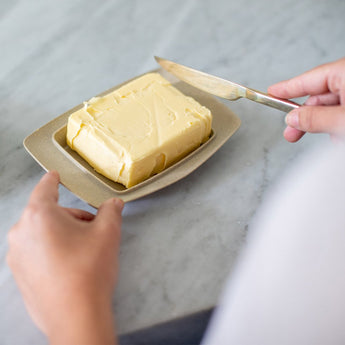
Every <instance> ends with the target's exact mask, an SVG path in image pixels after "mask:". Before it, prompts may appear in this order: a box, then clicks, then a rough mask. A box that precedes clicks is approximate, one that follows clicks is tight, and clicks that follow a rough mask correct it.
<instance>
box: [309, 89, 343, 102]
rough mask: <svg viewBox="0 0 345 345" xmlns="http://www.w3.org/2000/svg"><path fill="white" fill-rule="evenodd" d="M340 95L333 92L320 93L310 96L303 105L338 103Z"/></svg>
mask: <svg viewBox="0 0 345 345" xmlns="http://www.w3.org/2000/svg"><path fill="white" fill-rule="evenodd" d="M338 104H340V97H339V95H336V94H335V93H330V92H329V93H324V94H322V95H315V96H310V97H309V98H308V99H307V101H306V102H305V103H304V105H338Z"/></svg>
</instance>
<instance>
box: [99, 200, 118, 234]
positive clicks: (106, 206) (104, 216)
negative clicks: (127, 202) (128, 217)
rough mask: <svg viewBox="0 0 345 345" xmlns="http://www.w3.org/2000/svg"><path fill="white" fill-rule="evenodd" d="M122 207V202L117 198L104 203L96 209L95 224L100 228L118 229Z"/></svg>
mask: <svg viewBox="0 0 345 345" xmlns="http://www.w3.org/2000/svg"><path fill="white" fill-rule="evenodd" d="M123 206H124V203H123V201H122V200H121V199H118V198H112V199H109V200H107V201H105V202H104V203H103V204H102V205H101V206H100V207H99V209H98V212H97V215H96V219H95V220H96V223H97V224H98V225H99V226H100V227H101V228H108V229H111V228H114V227H118V228H120V227H121V218H122V217H121V213H122V210H123Z"/></svg>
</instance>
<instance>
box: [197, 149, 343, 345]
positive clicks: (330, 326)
mask: <svg viewBox="0 0 345 345" xmlns="http://www.w3.org/2000/svg"><path fill="white" fill-rule="evenodd" d="M344 324H345V150H343V148H337V149H334V148H333V149H327V150H320V151H317V152H314V153H313V154H312V155H309V156H307V157H305V156H304V157H303V159H301V160H299V162H298V164H296V166H295V167H293V168H292V170H291V171H290V172H289V174H288V175H287V176H286V177H285V178H283V179H282V181H281V182H280V183H279V184H278V185H277V186H276V188H275V189H273V190H272V192H271V193H270V194H269V196H268V197H267V199H266V202H265V204H264V205H263V207H262V208H261V210H259V212H258V214H257V217H256V219H255V220H254V221H253V229H252V230H251V231H250V235H249V238H248V244H247V246H246V248H245V249H244V251H243V253H242V255H241V258H240V260H239V263H238V266H237V269H236V270H235V272H234V274H233V275H232V277H231V278H230V279H229V281H228V284H227V286H226V289H225V292H224V296H223V298H222V299H221V302H220V306H219V308H218V310H217V312H216V315H215V317H214V318H213V320H212V321H211V325H210V327H209V329H208V331H207V333H206V336H205V338H204V341H203V345H223V344H236V345H247V344H260V345H261V344H272V345H273V344H274V345H277V344H289V345H291V344H293V345H298V344H303V345H307V344H312V345H316V344H328V345H329V344H345V325H344Z"/></svg>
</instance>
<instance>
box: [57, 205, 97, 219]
mask: <svg viewBox="0 0 345 345" xmlns="http://www.w3.org/2000/svg"><path fill="white" fill-rule="evenodd" d="M63 209H64V210H65V211H66V212H67V213H69V214H70V215H71V216H73V217H74V218H77V219H80V220H85V221H91V220H93V219H94V218H95V215H94V214H92V213H90V212H87V211H84V210H80V209H78V208H68V207H64V208H63Z"/></svg>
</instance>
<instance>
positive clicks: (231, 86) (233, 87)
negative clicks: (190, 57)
mask: <svg viewBox="0 0 345 345" xmlns="http://www.w3.org/2000/svg"><path fill="white" fill-rule="evenodd" d="M155 59H156V61H157V62H158V63H159V64H160V65H161V66H162V67H163V68H164V69H165V70H167V71H168V72H170V73H171V74H173V75H174V76H176V77H177V78H179V79H181V80H182V81H184V82H186V83H188V84H190V85H192V86H194V87H196V88H198V89H200V90H203V91H206V92H208V93H211V94H213V95H216V96H218V97H222V98H226V99H228V100H230V101H235V100H237V99H239V98H248V99H250V100H251V101H254V102H258V103H261V104H264V105H267V106H269V107H272V108H275V109H278V110H281V111H284V112H286V113H288V112H290V111H291V110H293V109H297V108H299V107H300V106H301V105H300V104H298V103H295V102H292V101H290V100H288V99H281V98H278V97H274V96H272V95H269V94H267V93H264V92H260V91H257V90H254V89H250V88H248V87H245V86H242V85H239V84H236V83H234V82H232V81H229V80H225V79H222V78H219V77H215V76H213V75H210V74H207V73H204V72H201V71H197V70H195V69H193V68H190V67H187V66H183V65H180V64H177V63H175V62H172V61H169V60H166V59H163V58H160V57H158V56H155Z"/></svg>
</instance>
